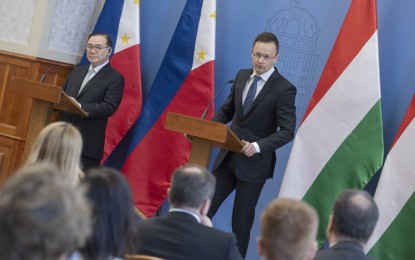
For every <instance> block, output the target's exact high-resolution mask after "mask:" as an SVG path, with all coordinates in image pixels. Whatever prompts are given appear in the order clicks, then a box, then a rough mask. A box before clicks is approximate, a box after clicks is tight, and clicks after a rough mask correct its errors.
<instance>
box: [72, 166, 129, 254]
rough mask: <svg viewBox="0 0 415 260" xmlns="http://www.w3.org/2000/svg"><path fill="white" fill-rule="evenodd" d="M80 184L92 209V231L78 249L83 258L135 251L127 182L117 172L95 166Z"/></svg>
mask: <svg viewBox="0 0 415 260" xmlns="http://www.w3.org/2000/svg"><path fill="white" fill-rule="evenodd" d="M81 184H83V185H86V186H87V194H86V195H87V198H88V199H89V200H90V202H91V204H92V209H93V216H94V224H93V234H92V236H91V237H90V238H89V239H88V240H87V242H86V244H85V246H84V247H83V248H81V249H80V251H81V253H82V254H83V256H84V257H85V258H86V259H107V258H110V257H123V256H124V254H126V253H130V254H131V253H135V249H136V227H135V219H134V209H133V202H132V197H131V189H130V186H129V184H128V182H127V180H126V179H125V177H124V176H123V175H122V173H121V172H119V171H118V170H115V169H111V168H105V167H104V168H95V169H90V170H88V171H87V172H86V173H85V177H84V178H83V179H82V181H81Z"/></svg>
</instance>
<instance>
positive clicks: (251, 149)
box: [241, 140, 257, 157]
mask: <svg viewBox="0 0 415 260" xmlns="http://www.w3.org/2000/svg"><path fill="white" fill-rule="evenodd" d="M242 142H243V143H244V144H245V145H244V147H242V150H241V152H243V153H244V154H245V155H246V156H248V157H251V156H253V155H254V154H256V153H257V151H256V149H255V146H254V145H253V144H252V143H250V142H247V141H245V140H242Z"/></svg>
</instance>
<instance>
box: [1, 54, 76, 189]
mask: <svg viewBox="0 0 415 260" xmlns="http://www.w3.org/2000/svg"><path fill="white" fill-rule="evenodd" d="M54 67H56V68H58V67H59V69H54V70H51V71H50V72H49V73H48V74H47V76H46V78H45V80H44V82H45V83H48V84H52V85H56V86H62V85H63V84H64V82H65V79H66V77H67V75H68V74H69V72H70V71H71V70H72V66H71V65H70V64H65V63H60V62H55V61H50V60H45V59H39V58H36V57H30V56H25V55H21V54H16V53H11V52H5V51H0V155H2V165H0V184H1V183H3V182H4V181H5V180H6V179H7V177H8V176H9V175H10V174H11V173H12V172H13V171H14V170H16V169H17V168H18V167H20V166H21V164H22V163H23V162H22V156H23V149H24V145H25V140H26V136H27V127H28V122H29V117H30V113H31V107H32V100H31V99H29V98H26V97H23V96H21V95H20V94H17V93H14V92H13V91H11V90H10V88H9V84H10V79H11V77H12V76H18V77H21V78H25V79H30V80H34V81H38V80H39V79H40V77H41V75H42V74H43V73H45V72H46V71H47V70H48V69H50V68H54ZM60 67H62V68H60Z"/></svg>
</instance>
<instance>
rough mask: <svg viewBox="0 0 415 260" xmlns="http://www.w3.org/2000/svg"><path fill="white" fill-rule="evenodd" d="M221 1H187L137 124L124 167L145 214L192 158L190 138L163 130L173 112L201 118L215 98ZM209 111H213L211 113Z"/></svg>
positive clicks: (153, 209)
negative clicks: (180, 168) (168, 114)
mask: <svg viewBox="0 0 415 260" xmlns="http://www.w3.org/2000/svg"><path fill="white" fill-rule="evenodd" d="M215 8H216V1H211V0H206V1H203V0H188V1H187V2H186V4H185V7H184V9H183V12H182V14H181V17H180V19H179V22H178V24H177V27H176V30H175V32H174V34H173V37H172V39H171V41H170V44H169V46H168V48H167V51H166V54H165V56H164V58H163V61H162V63H161V65H160V68H159V71H158V73H157V75H156V77H155V79H154V82H153V84H152V86H151V89H150V91H149V94H148V96H147V97H146V99H145V101H144V103H143V110H142V114H141V116H140V118H139V119H138V121H137V122H136V124H135V125H134V128H133V129H134V132H133V133H132V137H131V141H130V143H129V146H128V149H127V151H126V159H125V162H124V165H123V166H122V167H121V171H122V172H123V173H124V175H125V176H126V177H127V179H128V180H129V182H130V183H131V184H132V192H133V200H134V203H135V206H136V208H137V210H138V212H139V213H140V216H142V217H151V216H152V215H153V214H154V213H155V212H156V211H157V209H158V208H159V207H160V205H161V204H162V203H163V201H164V200H165V198H166V193H167V188H168V187H169V186H170V176H171V173H172V172H173V170H174V169H175V168H177V167H178V166H181V165H182V164H184V163H186V162H187V161H188V157H189V152H190V142H189V141H188V140H187V139H186V138H185V137H184V135H183V134H180V133H177V132H172V131H169V130H166V129H164V122H165V119H166V114H167V112H168V111H172V112H176V113H181V114H185V115H189V116H195V117H199V116H200V115H201V114H202V112H203V109H204V108H205V107H206V106H207V104H208V103H209V101H210V100H211V99H212V98H213V90H214V58H215V24H216V10H215ZM211 112H212V111H210V115H211Z"/></svg>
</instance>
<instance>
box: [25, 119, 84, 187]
mask: <svg viewBox="0 0 415 260" xmlns="http://www.w3.org/2000/svg"><path fill="white" fill-rule="evenodd" d="M81 151H82V137H81V134H80V133H79V131H78V129H76V128H75V127H74V126H73V125H71V124H70V123H66V122H55V123H51V124H49V125H47V126H46V127H45V128H44V129H42V131H40V133H39V136H38V137H37V139H36V141H35V143H34V144H33V147H32V150H31V153H30V154H29V156H28V159H27V161H26V164H25V165H26V166H27V165H31V164H34V163H42V162H44V163H47V164H52V165H55V167H56V168H57V169H58V170H59V172H60V173H61V177H63V178H64V179H65V180H67V181H68V182H70V183H74V184H77V183H78V182H79V179H80V177H81V176H82V175H83V172H82V171H81V168H80V160H81Z"/></svg>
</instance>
